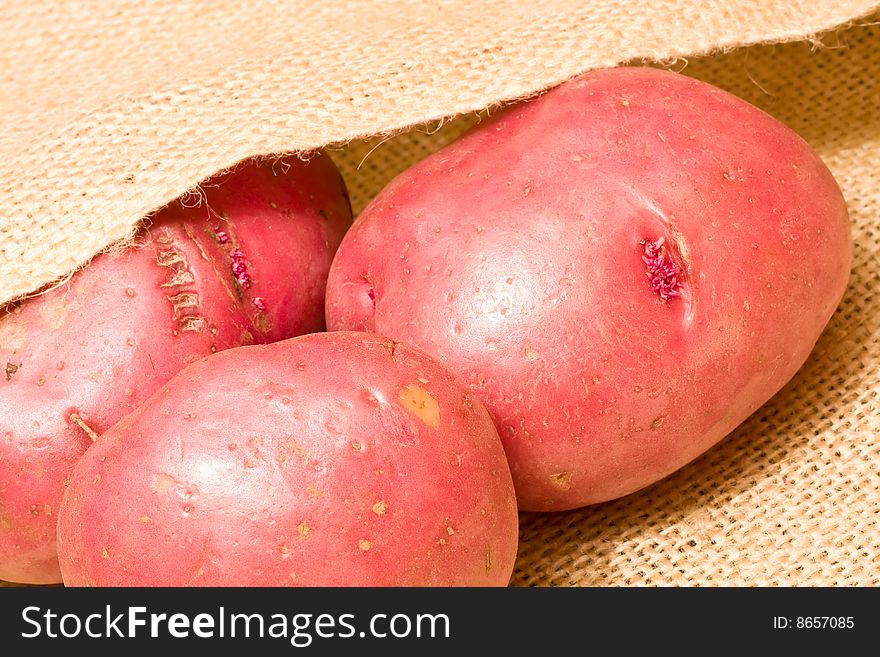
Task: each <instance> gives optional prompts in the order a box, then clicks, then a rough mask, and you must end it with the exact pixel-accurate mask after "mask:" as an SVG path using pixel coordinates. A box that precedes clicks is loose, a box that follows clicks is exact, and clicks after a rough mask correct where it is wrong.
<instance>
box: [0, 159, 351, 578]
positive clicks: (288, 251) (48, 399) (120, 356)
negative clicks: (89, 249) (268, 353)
mask: <svg viewBox="0 0 880 657" xmlns="http://www.w3.org/2000/svg"><path fill="white" fill-rule="evenodd" d="M202 189H203V196H204V198H203V202H202V203H199V204H195V203H187V204H186V205H184V204H183V203H181V202H175V203H172V204H171V205H169V206H167V207H166V208H165V209H163V210H161V211H160V212H159V213H157V214H156V215H155V216H154V217H153V218H152V221H151V222H150V225H149V226H148V228H147V229H145V230H143V231H141V233H139V234H138V236H137V238H136V243H135V244H134V245H133V246H131V247H129V248H126V249H123V250H117V251H115V252H111V253H108V254H104V255H99V256H97V257H96V258H95V259H94V260H93V261H92V262H91V263H90V264H89V265H88V266H87V267H85V268H83V269H82V270H80V271H79V272H77V273H76V274H74V276H73V277H72V278H71V279H70V280H69V282H66V283H65V284H63V285H61V286H60V287H57V288H56V289H53V290H50V291H47V292H45V293H44V294H42V295H40V296H37V297H34V298H32V299H29V300H27V301H25V302H23V303H20V304H16V305H13V306H11V307H9V308H7V310H6V312H5V313H4V314H3V315H2V318H0V367H4V368H5V373H4V374H0V377H2V378H0V437H2V440H0V579H5V580H11V581H15V582H28V583H37V584H45V583H54V582H60V581H61V573H60V571H59V568H58V561H57V557H56V548H55V525H56V521H57V518H58V505H59V503H60V501H61V494H62V491H63V486H64V483H65V480H66V478H67V477H68V475H69V473H70V471H71V469H72V468H73V466H74V464H75V463H76V461H77V460H78V459H79V458H80V456H81V455H82V454H83V452H84V451H85V450H86V449H87V448H88V447H89V445H90V444H91V443H92V439H93V438H94V437H95V436H96V435H99V434H101V433H102V432H103V431H104V430H106V429H107V428H109V427H110V426H111V425H113V424H114V423H116V422H117V421H118V420H119V419H120V418H122V416H123V415H125V414H126V413H128V412H130V411H131V410H133V409H134V408H136V407H137V406H138V405H139V404H140V403H141V402H143V401H144V400H145V399H146V398H147V397H148V396H149V395H150V394H151V393H152V392H154V391H155V390H156V389H157V388H158V387H159V386H161V385H162V384H164V383H165V382H166V381H167V380H168V379H169V378H170V377H171V376H172V375H173V374H175V373H176V372H177V371H179V370H180V369H181V368H182V367H184V366H185V365H187V364H188V363H191V362H192V361H194V360H195V359H197V358H200V357H203V356H206V355H208V354H210V353H212V352H214V351H218V350H222V349H227V348H229V347H234V346H238V345H242V344H249V343H262V342H271V341H275V340H279V339H282V338H287V337H291V336H293V335H298V334H300V333H306V332H310V331H315V330H320V329H321V328H323V325H324V324H323V321H324V318H323V308H324V306H323V302H324V289H325V285H326V277H327V271H328V270H329V267H330V261H331V259H332V256H333V253H334V251H335V250H336V247H337V246H338V245H339V241H340V239H341V238H342V234H343V233H344V231H345V230H346V229H347V228H348V226H349V225H350V223H351V210H350V206H349V203H348V199H347V195H346V192H345V188H344V185H343V183H342V180H341V177H340V175H339V173H338V172H337V170H336V168H335V166H334V164H333V163H332V161H331V160H330V159H329V157H327V156H326V155H322V154H315V155H313V156H312V157H311V158H310V159H309V160H308V163H305V162H303V161H300V160H299V159H296V158H289V159H286V160H267V161H265V162H263V163H256V162H249V163H247V164H244V165H242V166H240V167H238V168H237V169H235V170H234V171H233V172H231V173H227V174H225V175H223V176H220V177H219V178H216V179H214V180H212V181H210V182H208V183H207V184H205V185H203V187H202Z"/></svg>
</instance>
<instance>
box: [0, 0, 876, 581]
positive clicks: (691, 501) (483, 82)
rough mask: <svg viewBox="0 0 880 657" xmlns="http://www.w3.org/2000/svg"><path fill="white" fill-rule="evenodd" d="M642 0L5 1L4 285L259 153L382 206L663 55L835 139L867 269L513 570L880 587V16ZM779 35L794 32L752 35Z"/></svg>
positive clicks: (1, 294)
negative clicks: (683, 449)
mask: <svg viewBox="0 0 880 657" xmlns="http://www.w3.org/2000/svg"><path fill="white" fill-rule="evenodd" d="M576 4H584V5H588V6H585V7H575V6H574V5H576ZM642 4H643V5H644V6H637V8H635V9H633V7H635V6H636V5H635V3H625V2H620V1H619V0H618V1H613V0H604V1H600V2H594V3H570V2H564V1H562V0H560V1H558V2H553V1H542V2H534V3H517V2H488V3H482V4H480V5H479V9H477V6H476V5H468V4H466V3H463V2H457V1H451V2H446V3H421V2H386V3H369V2H347V3H341V2H321V3H319V2H303V3H284V5H283V6H284V7H288V9H287V10H286V13H282V12H281V10H280V9H279V8H278V7H277V6H275V5H272V4H269V3H265V4H262V5H260V6H259V8H252V9H250V10H248V12H245V14H242V13H241V12H229V11H228V10H227V9H226V8H225V7H224V3H215V4H211V5H208V4H207V3H200V4H199V5H198V10H197V9H196V8H195V5H194V4H188V3H175V4H173V5H170V4H168V5H166V4H164V3H163V4H161V5H160V4H158V3H133V2H116V3H106V5H105V4H102V5H100V7H101V9H100V14H95V13H94V11H95V8H96V6H98V5H97V3H96V4H89V5H88V11H86V7H85V5H83V6H80V5H78V4H77V3H73V2H66V3H64V4H63V5H57V6H55V5H52V6H51V7H50V8H47V7H46V6H43V5H41V4H40V3H36V4H30V3H28V4H24V3H22V4H18V3H17V2H11V3H5V5H4V12H3V13H2V14H0V48H2V51H0V85H2V87H0V89H2V92H0V116H3V117H4V118H3V119H2V120H3V121H4V128H3V130H0V198H2V200H3V204H2V206H0V207H2V210H0V299H9V298H11V297H14V296H17V295H20V294H25V293H28V292H31V291H33V290H35V289H37V288H38V287H39V286H40V285H42V284H44V283H47V282H49V281H51V280H52V279H53V278H55V277H57V276H63V275H65V274H67V273H69V272H70V271H71V270H72V269H73V268H75V267H76V266H79V265H81V264H82V263H83V262H85V261H86V260H87V259H88V258H89V257H90V256H91V255H93V254H94V253H95V252H96V251H98V250H100V249H102V248H105V247H106V246H108V245H109V244H111V243H113V242H114V241H116V240H118V239H124V238H125V237H126V236H127V235H129V234H130V231H131V229H132V227H133V226H135V225H136V224H137V222H138V220H139V219H141V218H142V217H143V216H144V215H145V214H147V213H149V212H150V211H152V210H154V209H156V208H157V207H159V206H160V205H161V204H163V203H164V202H166V201H168V200H170V199H171V198H173V197H175V196H177V195H179V194H180V193H181V192H183V191H185V190H187V189H190V188H192V187H193V186H194V185H195V184H196V183H197V182H198V181H199V180H201V179H203V178H205V177H207V176H208V175H209V174H211V173H213V172H215V171H217V170H219V169H222V168H225V167H228V166H230V165H232V164H233V163H235V162H237V161H239V160H241V159H243V158H245V157H247V156H250V155H255V154H264V153H277V152H290V151H294V150H296V149H301V148H310V147H313V146H320V145H326V144H330V145H331V147H330V152H331V154H332V155H333V157H334V159H336V161H337V162H338V163H339V164H340V167H341V169H342V171H343V174H344V176H345V178H346V181H347V183H348V185H349V187H350V189H351V192H352V201H353V205H354V208H355V211H359V210H360V209H361V208H362V207H363V206H364V205H365V204H366V203H367V202H368V201H369V199H370V198H372V196H374V195H375V193H376V192H377V191H378V190H379V189H380V188H381V187H382V185H384V183H385V182H387V181H388V180H389V179H390V178H391V177H392V176H393V175H395V174H396V173H397V172H399V171H401V170H403V169H404V168H405V167H406V166H408V165H409V164H412V163H414V162H415V161H417V160H419V159H421V158H422V157H424V156H425V155H427V154H428V153H430V152H432V151H434V150H436V149H437V148H439V147H440V146H442V145H443V144H445V143H448V142H449V141H450V140H451V139H453V138H455V137H456V136H457V135H459V134H461V133H462V132H463V131H464V130H465V129H467V128H468V127H469V126H471V125H473V124H475V123H478V122H479V121H480V120H481V119H482V118H483V117H485V116H486V115H487V114H488V113H491V112H492V111H494V109H495V108H497V107H498V106H499V104H500V103H501V102H503V101H506V100H509V99H513V98H521V97H525V96H529V95H531V94H533V93H534V92H536V91H538V90H540V89H543V88H545V87H547V86H551V85H552V84H555V83H557V82H559V81H561V80H564V79H567V78H568V77H571V76H572V75H574V74H576V73H578V72H581V71H583V70H586V69H588V68H593V67H596V66H603V65H610V64H615V63H620V62H628V63H641V62H643V61H650V62H662V65H666V66H669V67H671V68H673V69H674V70H681V71H682V72H684V73H685V74H688V75H693V76H695V77H698V78H701V79H704V80H706V81H709V82H711V83H713V84H716V85H718V86H721V87H723V88H725V89H728V90H730V91H732V92H733V93H735V94H737V95H739V96H741V97H743V98H745V99H746V100H749V101H750V102H752V103H754V104H756V105H758V106H759V107H762V108H763V109H765V110H767V111H768V112H770V113H771V114H773V115H774V116H776V117H777V118H779V119H781V120H782V121H783V122H785V123H787V124H788V125H790V126H791V127H792V128H794V129H795V130H796V131H797V132H799V133H800V134H801V135H802V136H804V137H805V138H806V139H807V140H808V141H809V142H810V143H811V144H812V145H813V146H814V147H815V148H816V149H817V150H818V152H819V153H820V155H821V156H822V157H823V159H824V160H825V161H826V162H827V163H828V165H829V166H830V168H831V169H832V171H833V173H834V174H835V176H836V177H837V179H838V181H839V182H840V184H841V187H842V189H843V192H844V195H845V196H846V198H847V202H848V204H849V207H850V214H851V218H852V222H853V234H854V240H855V252H854V262H853V272H852V277H851V280H850V285H849V289H848V292H847V294H846V296H845V298H844V300H843V303H842V304H841V307H840V309H839V310H838V312H837V313H836V314H835V316H834V318H833V319H832V321H831V323H830V325H829V326H828V328H827V330H826V331H825V333H824V334H823V336H822V338H821V340H820V342H819V344H818V345H817V347H816V349H815V350H814V352H813V354H812V355H811V357H810V359H809V361H808V362H807V364H806V365H805V366H804V368H803V369H802V370H801V371H800V372H799V373H798V375H797V376H796V377H795V379H794V380H793V381H792V382H791V383H790V384H789V385H788V386H786V387H785V388H784V389H783V390H782V391H781V392H780V393H779V394H777V395H776V396H775V397H774V398H773V399H772V400H771V401H770V402H769V403H768V404H766V405H765V406H764V407H763V408H762V409H760V410H759V411H758V412H757V413H756V414H755V415H754V416H753V417H752V418H750V419H749V420H748V421H747V422H746V423H745V424H743V425H742V426H741V427H740V428H739V429H737V430H736V431H735V432H734V433H733V434H732V435H731V436H729V437H728V438H726V439H725V440H724V441H723V442H722V443H720V444H719V445H718V446H717V447H715V448H714V449H712V450H711V451H710V452H708V453H707V454H706V455H704V456H703V457H702V458H700V459H698V460H697V461H696V462H694V463H692V464H690V465H688V466H686V467H685V468H683V469H682V470H680V471H679V472H677V473H676V474H674V475H672V476H670V477H668V478H667V479H665V480H663V481H661V482H659V483H658V484H656V485H654V486H652V487H650V488H648V489H645V490H643V491H641V492H639V493H635V494H633V495H630V496H628V497H626V498H623V499H620V500H616V501H614V502H609V503H606V504H602V505H596V506H592V507H587V508H584V509H580V510H577V511H572V512H568V513H559V514H522V516H521V522H522V524H521V543H520V553H519V558H518V561H517V567H516V570H515V572H514V576H513V580H512V583H513V584H514V585H532V586H535V585H537V586H591V585H615V586H635V585H648V586H663V585H673V586H713V585H733V586H750V585H757V586H769V585H783V586H794V585H797V586H808V585H809V586H812V585H829V586H842V585H856V586H876V585H878V584H880V474H878V473H880V445H878V441H877V436H878V434H880V408H878V400H877V394H878V393H877V391H878V389H880V385H878V384H880V374H878V372H880V296H878V295H876V294H874V288H875V287H876V286H877V284H878V282H880V173H878V172H880V89H878V83H877V80H878V78H880V28H878V26H877V24H878V23H880V14H878V13H871V11H872V7H871V6H872V4H873V3H870V2H855V1H852V2H848V1H842V2H836V3H813V2H789V3H782V2H766V3H751V2H746V1H745V0H743V1H739V0H735V1H733V2H727V3H724V4H723V5H722V4H721V3H717V4H716V3H705V2H702V1H699V0H693V1H691V0H688V1H686V2H677V3H674V2H672V1H671V0H670V1H665V2H658V3H642ZM757 4H760V8H756V7H755V6H752V5H757ZM818 5H826V6H824V7H823V6H818ZM291 6H294V7H295V10H294V9H289V7H291ZM379 7H381V10H379ZM89 12H93V13H92V14H91V15H89ZM536 12H537V13H536ZM538 16H540V20H537V17H538ZM835 26H842V27H841V28H840V29H835V30H832V29H830V28H833V27H835ZM757 42H768V43H769V42H772V44H771V45H754V46H750V47H742V44H752V43H757ZM738 46H739V47H738ZM705 53H712V54H709V55H706V54H705ZM478 110H482V111H478ZM451 117H456V118H451ZM407 126H414V127H411V128H410V129H408V130H405V131H403V132H400V129H402V128H406V127H407ZM370 135H377V136H375V137H369V136H370ZM364 136H368V137H367V138H364V139H356V140H355V141H352V142H350V143H349V140H351V139H353V138H360V137H364ZM804 310H805V312H808V311H809V309H804Z"/></svg>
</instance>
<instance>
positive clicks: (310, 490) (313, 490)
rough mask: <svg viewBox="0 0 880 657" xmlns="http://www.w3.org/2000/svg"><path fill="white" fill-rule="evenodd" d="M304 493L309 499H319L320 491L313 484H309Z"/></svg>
mask: <svg viewBox="0 0 880 657" xmlns="http://www.w3.org/2000/svg"><path fill="white" fill-rule="evenodd" d="M306 492H307V493H308V494H309V497H320V496H321V491H320V490H318V487H317V486H315V485H314V484H309V485H308V486H306Z"/></svg>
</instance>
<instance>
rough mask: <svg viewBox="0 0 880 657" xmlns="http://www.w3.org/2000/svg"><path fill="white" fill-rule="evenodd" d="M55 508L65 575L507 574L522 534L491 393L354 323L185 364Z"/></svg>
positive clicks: (172, 582)
mask: <svg viewBox="0 0 880 657" xmlns="http://www.w3.org/2000/svg"><path fill="white" fill-rule="evenodd" d="M58 520H59V522H58V542H59V554H60V561H61V572H62V574H63V576H64V583H65V584H66V585H69V586H453V585H456V586H503V585H506V584H507V583H508V581H509V579H510V575H511V573H512V571H513V564H514V558H515V556H516V546H517V538H518V537H517V522H518V519H517V508H516V498H515V492H514V488H513V482H512V480H511V477H510V471H509V469H508V465H507V461H506V459H505V455H504V450H503V448H502V446H501V441H500V439H499V437H498V434H497V432H496V431H495V427H494V424H493V423H492V419H491V417H490V416H489V414H488V412H487V411H486V409H485V408H484V407H483V405H482V404H481V403H480V402H479V401H478V400H477V399H476V397H475V396H474V395H473V393H472V392H471V391H470V390H468V388H467V387H466V386H464V385H462V384H460V383H459V382H457V381H456V380H455V379H454V378H453V376H452V374H451V373H450V372H449V371H448V370H446V369H445V368H443V367H441V366H440V365H439V364H438V363H437V362H436V361H434V360H433V359H431V358H429V357H427V356H426V355H424V354H423V353H421V352H418V351H416V350H414V349H412V348H410V347H407V346H404V345H401V344H395V343H394V342H392V341H390V340H387V339H385V338H382V337H379V336H374V335H369V334H366V333H349V332H337V333H314V334H311V335H306V336H301V337H298V338H293V339H290V340H284V341H282V342H277V343H275V344H271V345H263V346H251V347H240V348H237V349H230V350H228V351H225V352H223V353H218V354H215V355H213V356H210V357H208V358H205V359H203V360H201V361H199V362H197V363H195V364H193V365H190V366H189V367H188V368H186V369H185V370H183V371H181V372H180V373H179V374H178V375H177V376H175V377H174V378H173V379H172V380H171V381H169V382H168V384H167V385H166V386H164V387H163V388H162V389H161V390H160V391H159V392H157V393H156V394H155V395H154V396H153V397H151V398H150V399H149V400H147V401H146V402H145V403H144V405H142V406H141V407H140V408H138V409H137V410H136V411H134V412H133V413H132V414H130V415H128V416H127V417H125V418H123V420H122V421H120V422H119V423H118V424H117V425H116V426H114V427H113V428H111V429H110V430H108V431H106V432H105V433H104V434H103V435H102V436H101V437H100V438H99V439H98V442H97V443H96V444H95V445H94V446H93V447H92V448H91V449H89V450H88V452H86V454H85V456H84V457H83V458H82V459H81V460H80V462H79V463H78V464H77V466H76V467H75V469H74V471H73V474H72V475H71V476H70V484H69V486H68V487H67V489H66V491H65V493H64V498H63V502H62V505H61V510H60V512H59V518H58Z"/></svg>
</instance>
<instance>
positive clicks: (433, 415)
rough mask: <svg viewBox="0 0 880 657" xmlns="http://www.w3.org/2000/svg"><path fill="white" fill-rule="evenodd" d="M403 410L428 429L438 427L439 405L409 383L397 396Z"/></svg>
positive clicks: (417, 386) (427, 393) (424, 392)
mask: <svg viewBox="0 0 880 657" xmlns="http://www.w3.org/2000/svg"><path fill="white" fill-rule="evenodd" d="M398 399H399V400H400V402H401V404H402V406H403V408H404V409H405V410H406V411H408V412H409V413H411V414H412V415H414V416H415V417H417V418H418V419H419V420H421V421H422V422H423V423H424V424H427V425H428V426H429V427H431V428H433V429H436V428H437V427H439V426H440V404H438V403H437V400H436V399H434V398H433V397H432V396H431V393H430V392H428V391H427V390H425V389H424V388H423V387H422V386H420V385H417V384H415V383H410V384H408V385H406V386H404V387H403V388H401V390H400V394H399V395H398Z"/></svg>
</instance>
